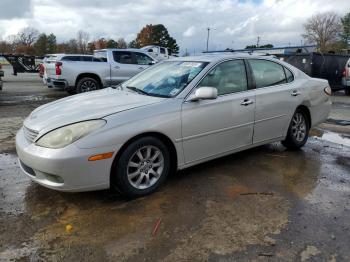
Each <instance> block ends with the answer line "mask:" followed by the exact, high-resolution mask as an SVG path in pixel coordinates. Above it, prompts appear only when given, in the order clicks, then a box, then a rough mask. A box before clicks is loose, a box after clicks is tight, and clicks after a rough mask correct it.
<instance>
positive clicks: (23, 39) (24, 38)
mask: <svg viewBox="0 0 350 262" xmlns="http://www.w3.org/2000/svg"><path fill="white" fill-rule="evenodd" d="M38 36H39V31H38V30H36V29H35V28H32V27H25V28H23V29H22V30H21V31H19V32H18V34H17V35H16V37H15V42H16V45H23V46H31V45H32V44H33V43H34V42H35V41H36V39H37V38H38Z"/></svg>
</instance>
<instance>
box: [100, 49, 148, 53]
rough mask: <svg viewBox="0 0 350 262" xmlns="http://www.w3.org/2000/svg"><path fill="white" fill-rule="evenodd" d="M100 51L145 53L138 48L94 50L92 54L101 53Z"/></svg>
mask: <svg viewBox="0 0 350 262" xmlns="http://www.w3.org/2000/svg"><path fill="white" fill-rule="evenodd" d="M101 51H124V52H125V51H126V52H140V53H146V52H145V51H144V50H142V49H139V48H105V49H97V50H94V52H101Z"/></svg>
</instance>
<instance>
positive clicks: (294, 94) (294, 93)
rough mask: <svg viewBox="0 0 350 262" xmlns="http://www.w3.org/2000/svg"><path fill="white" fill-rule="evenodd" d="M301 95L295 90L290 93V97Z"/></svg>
mask: <svg viewBox="0 0 350 262" xmlns="http://www.w3.org/2000/svg"><path fill="white" fill-rule="evenodd" d="M300 94H301V93H300V92H299V91H297V90H294V91H293V92H292V93H291V96H298V95H300Z"/></svg>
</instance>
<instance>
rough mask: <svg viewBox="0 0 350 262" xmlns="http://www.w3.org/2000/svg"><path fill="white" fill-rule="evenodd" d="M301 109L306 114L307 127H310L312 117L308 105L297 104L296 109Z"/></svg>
mask: <svg viewBox="0 0 350 262" xmlns="http://www.w3.org/2000/svg"><path fill="white" fill-rule="evenodd" d="M298 109H300V110H302V111H303V112H304V113H305V114H306V117H307V120H308V122H309V127H310V128H311V126H312V118H311V112H310V109H309V107H307V106H306V105H304V104H302V105H299V106H298V107H297V108H296V110H298Z"/></svg>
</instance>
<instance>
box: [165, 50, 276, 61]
mask: <svg viewBox="0 0 350 262" xmlns="http://www.w3.org/2000/svg"><path fill="white" fill-rule="evenodd" d="M230 58H232V59H235V58H236V59H237V58H257V59H261V58H266V59H269V60H276V58H274V57H272V56H266V55H254V54H249V53H229V52H228V53H210V54H203V55H198V56H185V57H175V58H171V59H170V60H171V61H202V62H218V61H221V60H225V59H230Z"/></svg>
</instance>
